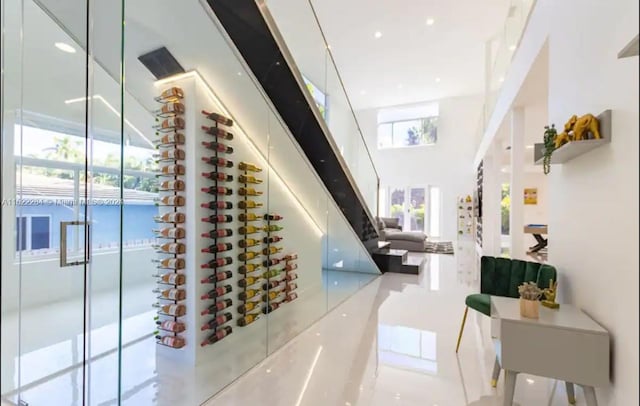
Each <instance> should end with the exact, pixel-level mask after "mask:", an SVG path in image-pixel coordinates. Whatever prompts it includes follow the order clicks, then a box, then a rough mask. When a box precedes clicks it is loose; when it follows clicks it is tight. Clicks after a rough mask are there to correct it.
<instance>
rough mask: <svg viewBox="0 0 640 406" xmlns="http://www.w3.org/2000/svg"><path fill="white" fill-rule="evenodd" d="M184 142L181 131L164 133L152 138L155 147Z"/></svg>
mask: <svg viewBox="0 0 640 406" xmlns="http://www.w3.org/2000/svg"><path fill="white" fill-rule="evenodd" d="M184 142H185V138H184V134H182V133H172V134H165V135H163V136H162V137H160V138H158V139H157V140H154V141H153V142H152V144H153V145H155V147H156V148H157V147H168V146H172V145H183V144H184Z"/></svg>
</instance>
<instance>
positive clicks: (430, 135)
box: [378, 116, 438, 149]
mask: <svg viewBox="0 0 640 406" xmlns="http://www.w3.org/2000/svg"><path fill="white" fill-rule="evenodd" d="M437 141H438V117H437V116H432V117H423V118H417V119H414V120H402V121H392V122H388V123H381V124H379V125H378V149H382V148H398V147H413V146H421V145H433V144H435V143H436V142H437Z"/></svg>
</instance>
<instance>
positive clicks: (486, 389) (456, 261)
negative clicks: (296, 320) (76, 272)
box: [3, 246, 584, 406]
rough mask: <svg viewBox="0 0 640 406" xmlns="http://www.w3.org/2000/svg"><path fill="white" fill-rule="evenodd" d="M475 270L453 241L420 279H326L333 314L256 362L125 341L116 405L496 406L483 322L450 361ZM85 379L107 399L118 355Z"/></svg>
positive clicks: (527, 379) (73, 392) (534, 393)
mask: <svg viewBox="0 0 640 406" xmlns="http://www.w3.org/2000/svg"><path fill="white" fill-rule="evenodd" d="M475 263H476V262H475V257H474V251H473V247H468V246H458V247H457V252H456V255H455V256H447V255H429V256H428V258H427V262H426V264H425V269H424V271H423V273H422V274H421V275H418V276H413V275H400V274H385V275H384V276H382V277H379V278H376V279H374V280H373V281H372V282H371V276H369V275H362V274H360V275H358V274H348V273H335V274H333V273H331V274H329V277H328V282H327V285H326V286H325V293H324V294H326V295H327V296H326V301H327V302H328V303H330V304H331V305H337V307H336V308H335V309H334V310H333V311H331V312H330V313H329V314H328V315H327V316H326V317H324V318H322V319H321V320H320V321H319V322H317V323H315V324H313V325H312V326H311V327H310V328H308V329H306V330H305V331H303V332H302V333H301V334H300V335H299V336H298V337H296V338H295V339H294V340H292V341H290V342H289V343H288V344H285V345H284V346H283V347H282V348H280V349H278V350H276V351H275V352H274V353H273V354H272V355H271V356H270V357H268V358H267V359H266V360H264V361H262V362H260V361H261V360H262V359H263V358H264V353H265V351H254V352H251V351H249V350H248V349H247V354H246V355H247V356H244V357H241V356H240V355H242V354H240V355H239V354H235V355H233V354H230V355H229V356H225V357H224V359H222V358H220V359H217V360H215V362H211V363H206V364H205V365H200V366H198V367H196V368H191V367H188V368H187V367H180V366H177V365H175V364H172V363H170V362H167V360H164V359H162V358H161V357H158V356H157V355H156V353H155V345H154V344H153V341H152V340H153V339H152V338H148V339H144V338H143V339H142V340H141V341H134V342H133V343H132V344H130V345H129V346H127V347H126V348H125V349H124V351H123V354H122V355H123V372H122V374H123V375H122V391H123V397H122V398H123V402H122V404H124V405H132V406H146V405H167V406H169V405H170V406H195V405H199V404H201V403H203V402H205V404H206V405H208V406H236V405H237V406H246V405H259V406H302V405H307V406H342V405H344V406H349V405H352V406H355V405H361V406H396V405H398V406H401V405H405V406H411V405H420V406H425V405H426V406H436V405H437V406H457V405H473V406H489V405H501V404H502V403H501V398H500V396H501V394H502V391H503V389H502V388H503V387H502V384H503V382H502V380H501V381H500V383H499V385H498V388H497V389H493V388H491V387H490V385H489V379H490V374H491V368H492V365H493V360H494V352H493V347H492V344H491V342H490V339H489V320H488V319H487V318H486V317H484V316H481V315H478V314H477V313H475V312H471V313H470V317H469V318H468V320H467V327H466V330H465V335H464V337H463V341H462V345H461V348H460V352H459V354H458V355H457V356H456V354H455V341H456V338H457V333H458V329H459V325H460V319H461V317H462V313H463V309H464V297H465V296H466V294H468V293H469V292H472V291H475V290H476V289H477V287H476V286H477V283H478V278H477V271H476V270H475V269H474V264H475ZM367 283H369V284H368V285H367ZM365 285H366V286H365ZM361 286H364V287H363V288H362V289H361V290H360V291H359V292H357V293H356V294H355V295H353V296H351V297H349V296H350V295H351V294H352V293H353V292H354V291H355V290H356V289H358V288H359V287H361ZM328 288H330V289H328ZM327 289H328V290H327ZM130 293H132V294H136V293H135V292H130ZM140 294H142V292H140ZM319 294H322V293H319ZM345 299H346V300H345ZM105 300H107V299H105ZM138 301H139V300H138ZM145 301H146V300H145ZM142 309H143V311H142V312H141V313H139V314H138V315H137V316H136V315H135V313H136V312H135V311H134V309H132V314H131V315H130V319H129V320H128V323H132V324H130V325H128V326H129V327H127V328H125V331H131V332H132V333H133V332H135V331H138V332H139V333H140V332H141V331H142V330H138V329H137V327H135V326H136V325H137V323H139V322H136V319H135V317H144V318H148V317H150V315H148V314H145V313H146V312H147V311H148V307H145V308H142ZM61 311H62V308H61ZM36 317H37V315H36ZM147 321H148V320H147ZM147 321H144V323H145V325H146V323H147ZM294 328H300V327H295V326H294ZM102 329H103V330H102V331H103V334H104V336H105V337H108V336H111V335H112V333H113V332H112V331H111V330H112V326H111V324H108V323H107V324H105V325H104V326H102ZM47 331H50V332H52V333H55V334H60V333H59V332H55V331H54V330H50V329H47ZM139 333H138V334H139ZM72 335H73V334H72ZM105 339H106V338H105ZM27 343H28V344H25V345H28V348H31V347H32V346H33V347H34V348H33V349H35V348H40V349H45V350H46V351H45V352H47V351H48V353H49V358H47V360H48V362H58V361H60V362H61V363H62V364H63V363H64V362H66V361H64V359H58V358H56V357H55V355H56V354H58V355H60V354H64V352H60V351H59V350H56V348H53V347H51V348H48V349H47V347H42V346H41V345H40V344H38V341H37V340H36V339H35V338H33V340H30V341H28V342H27ZM265 348H266V347H265ZM3 356H4V354H3ZM23 361H24V359H23ZM258 362H260V363H259V364H258V366H257V367H255V368H253V369H251V370H249V371H248V372H247V373H246V374H244V375H242V376H241V377H240V378H239V379H238V380H237V381H235V382H234V383H232V384H231V385H230V386H228V387H227V388H225V389H223V390H222V392H220V393H219V394H218V395H217V396H216V397H214V398H212V399H210V400H209V402H208V403H206V401H207V399H208V398H209V397H210V396H211V395H212V394H213V393H215V392H216V391H218V390H220V389H222V388H223V386H224V385H225V384H227V383H228V382H229V380H230V379H232V378H233V377H235V376H238V375H240V374H241V373H243V372H244V371H246V370H247V369H249V368H250V367H251V366H253V365H255V364H256V363H258ZM62 364H60V365H58V367H60V366H63V365H62ZM43 366H45V365H43ZM47 367H49V368H51V367H56V365H48V366H47ZM34 371H36V372H37V370H35V369H34ZM44 372H46V371H45V369H44V368H43V370H41V371H39V373H40V374H43V373H44ZM44 378H45V379H43V380H42V381H41V382H40V383H39V384H37V385H35V386H31V387H29V388H28V389H27V390H25V391H24V393H23V399H25V400H27V401H28V402H29V405H30V406H34V405H35V406H39V405H47V406H48V405H55V406H58V405H60V406H66V405H79V404H81V399H80V391H79V387H80V385H79V383H80V382H81V379H82V378H81V374H79V372H78V370H77V369H74V368H71V369H69V370H65V371H62V372H61V373H58V374H55V375H53V376H48V377H44ZM91 382H92V384H91V399H90V402H89V403H88V404H91V405H116V404H117V401H116V398H115V394H116V393H117V355H116V353H108V354H106V355H105V356H103V357H101V358H100V359H98V360H96V361H93V363H92V367H91ZM577 395H578V404H583V405H584V400H583V397H582V393H581V392H579V391H578V393H577ZM10 400H14V401H15V397H11V399H10ZM515 400H516V404H517V405H520V406H534V405H535V406H538V405H549V406H554V405H555V406H559V405H566V404H567V402H566V395H565V393H564V385H562V384H559V383H557V382H555V381H554V380H550V379H546V378H541V377H535V376H527V375H522V376H520V377H519V380H518V386H517V389H516V396H515ZM3 406H4V405H3Z"/></svg>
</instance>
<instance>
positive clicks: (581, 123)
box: [554, 114, 602, 149]
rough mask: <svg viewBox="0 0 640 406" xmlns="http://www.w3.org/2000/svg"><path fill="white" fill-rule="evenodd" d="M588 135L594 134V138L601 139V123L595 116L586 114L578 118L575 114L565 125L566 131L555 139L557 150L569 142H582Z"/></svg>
mask: <svg viewBox="0 0 640 406" xmlns="http://www.w3.org/2000/svg"><path fill="white" fill-rule="evenodd" d="M587 133H591V134H593V138H595V139H600V138H602V136H601V135H600V123H599V122H598V119H597V118H596V116H594V115H593V114H585V115H584V116H581V117H580V118H578V116H576V115H575V114H574V115H573V116H571V118H570V119H569V121H567V123H566V124H565V125H564V131H563V132H561V133H560V134H558V135H557V136H556V138H555V140H554V141H555V146H556V149H557V148H560V147H561V146H562V145H564V144H566V143H567V142H569V141H581V140H583V139H585V137H586V135H587Z"/></svg>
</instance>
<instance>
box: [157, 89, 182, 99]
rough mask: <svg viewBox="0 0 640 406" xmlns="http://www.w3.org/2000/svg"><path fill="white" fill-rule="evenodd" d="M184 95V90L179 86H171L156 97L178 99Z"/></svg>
mask: <svg viewBox="0 0 640 406" xmlns="http://www.w3.org/2000/svg"><path fill="white" fill-rule="evenodd" d="M183 97H184V92H183V91H182V89H181V88H179V87H171V88H169V89H167V90H164V91H163V92H162V93H161V94H160V96H158V97H156V100H157V101H172V100H177V99H182V98H183Z"/></svg>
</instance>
